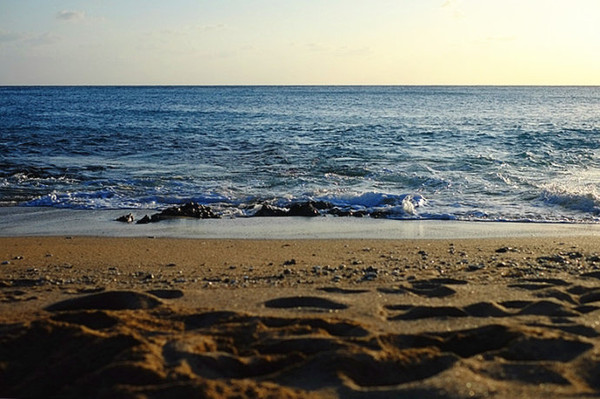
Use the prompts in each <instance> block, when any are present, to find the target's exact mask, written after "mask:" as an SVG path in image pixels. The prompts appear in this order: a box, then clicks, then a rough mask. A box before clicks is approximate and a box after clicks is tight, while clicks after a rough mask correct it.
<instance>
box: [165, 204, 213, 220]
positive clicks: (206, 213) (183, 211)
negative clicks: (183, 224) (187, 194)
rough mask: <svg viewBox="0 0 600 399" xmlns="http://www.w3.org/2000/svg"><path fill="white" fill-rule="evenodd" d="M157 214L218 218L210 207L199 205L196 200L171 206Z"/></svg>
mask: <svg viewBox="0 0 600 399" xmlns="http://www.w3.org/2000/svg"><path fill="white" fill-rule="evenodd" d="M159 215H161V216H163V217H164V216H166V217H191V218H196V219H218V218H219V216H218V215H216V214H215V213H213V211H212V209H210V207H208V206H205V205H200V204H198V203H196V202H188V203H185V204H183V205H180V206H172V207H170V208H167V209H165V210H164V211H162V212H161V213H160V214H159Z"/></svg>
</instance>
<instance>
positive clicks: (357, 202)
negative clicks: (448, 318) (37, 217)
mask: <svg viewBox="0 0 600 399" xmlns="http://www.w3.org/2000/svg"><path fill="white" fill-rule="evenodd" d="M599 184H600V87H454V86H452V87H429V86H427V87H412V86H411V87H401V86H397V87H396V86H384V87H377V86H359V87H326V86H316V87H310V86H302V87H288V86H285V87H0V205H2V206H26V207H31V206H50V207H61V208H73V209H140V208H141V209H162V208H165V207H168V206H171V205H174V204H180V203H183V202H187V201H196V202H199V203H201V204H205V205H208V206H210V207H211V208H212V209H213V210H214V211H215V212H217V213H218V214H220V215H223V216H234V217H243V216H252V215H253V214H254V213H255V212H256V211H257V210H258V209H259V208H260V206H261V204H265V203H267V204H272V205H276V206H289V204H291V203H294V202H300V201H309V200H311V201H327V202H329V203H331V204H332V205H334V206H336V207H338V208H339V209H344V210H356V211H364V212H366V213H367V214H377V215H378V216H382V215H383V216H384V217H388V218H392V219H453V220H493V221H533V222H550V221H552V222H575V223H582V222H583V223H590V222H592V223H596V222H599V221H600V191H599Z"/></svg>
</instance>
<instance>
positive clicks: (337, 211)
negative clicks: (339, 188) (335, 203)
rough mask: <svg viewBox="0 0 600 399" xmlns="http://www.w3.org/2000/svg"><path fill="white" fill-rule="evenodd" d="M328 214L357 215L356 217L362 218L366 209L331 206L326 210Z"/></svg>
mask: <svg viewBox="0 0 600 399" xmlns="http://www.w3.org/2000/svg"><path fill="white" fill-rule="evenodd" d="M327 213H328V214H330V215H335V216H340V217H347V216H350V217H357V218H362V217H365V216H367V212H366V211H353V210H351V209H342V208H338V207H335V208H331V209H329V210H328V212H327Z"/></svg>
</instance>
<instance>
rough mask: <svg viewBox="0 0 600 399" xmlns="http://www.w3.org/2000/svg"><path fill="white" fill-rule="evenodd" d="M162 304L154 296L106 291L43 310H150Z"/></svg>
mask: <svg viewBox="0 0 600 399" xmlns="http://www.w3.org/2000/svg"><path fill="white" fill-rule="evenodd" d="M161 304H162V302H161V300H160V299H158V298H157V297H156V296H154V295H150V294H145V293H143V292H136V291H108V292H101V293H99V294H92V295H87V296H82V297H77V298H73V299H67V300H65V301H61V302H57V303H55V304H52V305H50V306H48V307H46V308H45V309H46V310H48V311H51V312H54V311H61V310H86V309H98V310H137V309H152V308H155V307H157V306H160V305H161Z"/></svg>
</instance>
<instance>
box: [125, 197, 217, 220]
mask: <svg viewBox="0 0 600 399" xmlns="http://www.w3.org/2000/svg"><path fill="white" fill-rule="evenodd" d="M178 217H190V218H195V219H218V218H219V215H217V214H215V213H214V212H213V211H212V209H210V207H208V206H205V205H200V204H198V203H196V202H187V203H185V204H183V205H176V206H172V207H170V208H167V209H165V210H163V211H162V212H159V213H155V214H154V215H152V216H148V215H145V216H144V217H143V218H141V219H140V220H138V221H137V222H136V224H147V223H156V222H160V221H161V220H165V219H172V218H178ZM116 220H117V221H118V222H124V223H133V222H134V217H133V215H132V214H131V213H130V214H128V215H123V216H120V217H118V218H117V219H116Z"/></svg>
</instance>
